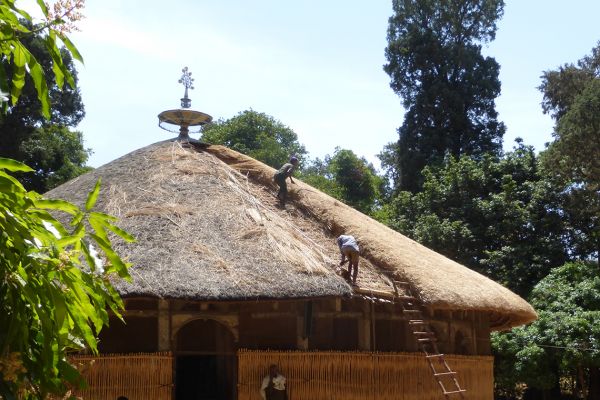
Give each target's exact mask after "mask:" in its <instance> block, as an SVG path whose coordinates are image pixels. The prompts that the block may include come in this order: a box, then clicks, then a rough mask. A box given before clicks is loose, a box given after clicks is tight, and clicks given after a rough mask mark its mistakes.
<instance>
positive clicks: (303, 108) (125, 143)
mask: <svg viewBox="0 0 600 400" xmlns="http://www.w3.org/2000/svg"><path fill="white" fill-rule="evenodd" d="M391 12H392V11H391V1H388V0H386V1H375V0H371V1H363V0H347V1H339V0H321V1H316V0H306V1H297V2H287V1H280V0H255V1H252V2H250V1H243V0H221V1H215V0H212V1H207V0H206V1H205V0H202V1H201V0H172V1H171V2H164V1H158V0H144V1H141V0H138V1H134V0H127V1H124V0H87V5H86V9H85V11H84V13H85V14H86V19H85V20H84V21H83V22H82V23H81V32H77V33H74V34H73V35H72V38H73V40H74V42H75V44H76V45H77V46H78V48H79V50H80V51H81V53H82V54H83V57H84V59H85V65H79V66H78V71H79V78H80V87H81V91H82V95H83V101H84V103H85V106H86V113H87V115H86V118H85V119H84V121H83V122H82V123H81V124H80V125H79V127H78V129H79V130H81V131H83V133H84V137H85V145H86V147H90V148H92V150H93V151H94V154H93V155H92V157H91V159H90V164H91V165H92V166H95V167H97V166H99V165H102V164H104V163H106V162H109V161H111V160H113V159H115V158H117V157H120V156H121V155H124V154H126V153H128V152H130V151H133V150H135V149H137V148H140V147H143V146H145V145H148V144H151V143H154V142H156V141H159V140H164V139H167V138H170V137H172V136H174V135H173V134H172V133H169V132H166V131H163V130H161V129H160V128H159V127H158V119H157V115H158V114H159V113H160V112H161V111H163V110H167V109H173V108H178V107H179V99H180V98H181V97H182V95H183V87H182V86H181V85H180V84H178V83H177V80H178V79H179V77H180V75H181V68H182V67H184V66H188V67H189V69H190V70H191V71H192V73H193V77H194V78H195V79H196V80H195V90H192V91H191V92H190V97H191V99H192V108H193V109H196V110H199V111H202V112H205V113H208V114H210V115H212V116H213V117H214V118H215V119H218V118H224V119H227V118H231V117H232V116H234V115H236V114H237V113H238V112H240V111H243V110H246V109H249V108H252V109H254V110H256V111H260V112H265V113H267V114H269V115H272V116H273V117H275V118H276V119H278V120H280V121H281V122H283V123H284V124H286V125H288V126H289V127H291V128H292V129H293V130H294V131H295V132H296V133H297V134H298V136H299V140H300V142H301V143H303V144H304V145H305V146H306V148H307V150H308V151H309V152H310V155H311V156H312V157H317V156H318V157H322V156H324V155H325V154H327V153H332V152H333V150H334V148H335V147H336V146H340V147H342V148H349V149H352V150H353V151H355V152H356V153H357V154H359V155H361V156H365V157H366V158H367V159H368V160H370V161H373V162H376V160H377V159H376V154H377V153H378V152H379V151H381V149H382V148H383V146H384V145H385V144H386V143H388V142H391V141H394V140H396V139H397V133H396V129H397V128H398V127H399V126H400V125H401V124H402V117H403V112H404V110H403V109H402V106H401V102H400V99H399V98H398V97H397V96H396V95H395V94H394V93H393V91H392V90H391V89H390V88H389V77H388V76H387V74H385V72H384V71H383V69H382V65H383V64H384V63H385V56H384V49H385V46H386V30H387V19H388V17H389V16H390V15H391ZM598 15H600V2H598V1H596V0H594V1H593V0H585V1H584V0H571V1H569V2H565V1H558V0H546V1H541V0H527V1H524V0H521V1H516V0H512V1H511V0H508V1H507V3H506V6H505V14H504V17H503V19H502V20H501V21H500V22H499V29H498V32H497V37H496V40H495V41H494V42H492V43H491V44H489V45H486V46H485V47H484V53H485V54H486V55H489V56H493V57H495V58H496V60H497V61H498V62H499V63H500V65H501V73H500V80H501V82H502V94H501V96H500V97H499V98H498V99H497V110H498V111H499V113H500V119H501V120H502V121H504V122H505V124H506V125H507V127H508V130H507V134H506V135H505V148H507V149H510V148H511V147H512V143H513V141H514V138H515V137H517V136H520V137H523V138H524V140H525V142H526V143H527V144H532V145H534V146H535V148H536V149H538V150H540V149H542V148H543V145H544V143H545V142H547V141H549V140H551V133H552V126H553V123H552V121H551V120H550V118H549V117H548V116H545V115H543V114H542V111H541V107H540V102H541V94H540V93H539V91H538V90H537V89H536V87H537V86H539V84H540V75H541V74H542V72H543V71H544V70H549V69H555V68H556V67H558V66H559V65H562V64H564V63H566V62H575V61H577V60H578V59H579V58H581V57H582V56H584V55H586V54H588V53H589V52H590V50H591V49H592V47H594V46H595V44H596V43H597V41H598V40H600V24H598V20H597V18H598Z"/></svg>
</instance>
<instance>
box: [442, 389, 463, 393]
mask: <svg viewBox="0 0 600 400" xmlns="http://www.w3.org/2000/svg"><path fill="white" fill-rule="evenodd" d="M466 391H467V389H460V390H454V391H452V392H444V394H455V393H464V392H466Z"/></svg>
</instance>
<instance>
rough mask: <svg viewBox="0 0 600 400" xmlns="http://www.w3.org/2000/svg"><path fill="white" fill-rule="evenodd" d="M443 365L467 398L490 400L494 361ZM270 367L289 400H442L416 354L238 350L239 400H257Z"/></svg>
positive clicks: (456, 358) (463, 359) (458, 360)
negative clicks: (278, 375) (283, 380)
mask: <svg viewBox="0 0 600 400" xmlns="http://www.w3.org/2000/svg"><path fill="white" fill-rule="evenodd" d="M446 360H447V362H448V363H449V364H450V366H451V367H452V369H453V370H454V371H457V372H458V380H459V382H460V384H461V387H463V388H465V389H467V392H466V393H465V398H466V399H469V400H491V399H493V382H494V376H493V364H494V359H493V357H491V356H461V355H447V356H446ZM271 364H277V365H279V368H280V370H281V373H282V374H283V375H285V376H286V378H287V382H288V396H289V399H290V400H303V399H310V400H342V399H343V400H353V399H356V400H358V399H360V400H376V399H377V400H387V399H389V400H392V399H394V400H417V399H418V400H440V399H444V396H443V395H442V392H441V390H440V387H439V385H438V383H437V381H436V380H435V378H434V377H433V374H432V372H431V369H430V368H429V365H428V364H427V361H426V360H425V357H424V355H423V354H421V353H367V352H350V353H348V352H304V351H253V350H240V351H239V352H238V400H260V393H259V389H260V383H261V382H262V379H263V378H264V376H265V375H266V374H267V371H268V367H269V365H271ZM446 387H447V388H450V387H451V386H450V385H446Z"/></svg>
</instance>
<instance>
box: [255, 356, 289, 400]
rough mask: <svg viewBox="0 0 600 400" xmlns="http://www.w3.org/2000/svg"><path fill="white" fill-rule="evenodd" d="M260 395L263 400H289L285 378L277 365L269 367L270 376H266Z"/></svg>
mask: <svg viewBox="0 0 600 400" xmlns="http://www.w3.org/2000/svg"><path fill="white" fill-rule="evenodd" d="M260 395H261V397H262V398H263V400H287V388H286V381H285V376H283V375H281V374H280V373H279V368H278V367H277V365H275V364H273V365H271V366H270V367H269V375H267V376H265V378H264V379H263V381H262V385H260Z"/></svg>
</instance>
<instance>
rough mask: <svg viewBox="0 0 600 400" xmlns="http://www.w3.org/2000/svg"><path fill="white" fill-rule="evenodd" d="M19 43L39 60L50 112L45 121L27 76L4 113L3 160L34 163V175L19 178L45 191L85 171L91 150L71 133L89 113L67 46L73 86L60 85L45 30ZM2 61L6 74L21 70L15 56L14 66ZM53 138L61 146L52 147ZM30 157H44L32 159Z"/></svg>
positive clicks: (1, 119) (64, 56)
mask: <svg viewBox="0 0 600 400" xmlns="http://www.w3.org/2000/svg"><path fill="white" fill-rule="evenodd" d="M23 22H24V26H26V27H27V28H28V29H29V30H32V29H33V24H32V23H31V22H27V21H26V20H25V21H23ZM21 43H22V44H23V46H24V47H25V48H27V49H29V51H30V52H31V56H32V57H35V59H36V60H37V65H38V66H40V67H41V70H42V72H43V74H44V75H43V78H44V80H45V81H46V83H47V92H48V97H49V100H50V102H51V104H52V108H51V110H50V113H49V118H46V117H45V116H44V115H43V113H42V110H43V107H42V103H41V101H40V99H39V98H38V95H37V89H36V86H35V82H34V80H33V79H32V78H31V77H29V76H26V77H25V79H24V85H23V88H22V89H21V93H20V96H19V101H18V102H17V103H15V104H12V105H10V106H9V107H8V108H7V110H6V113H5V114H4V115H1V116H0V132H1V133H0V157H7V158H12V159H15V160H18V161H21V162H24V163H26V164H28V165H32V166H33V163H35V164H36V165H35V166H34V169H35V175H33V174H25V175H21V176H19V179H20V180H21V182H22V183H23V184H24V185H25V187H26V188H27V189H30V190H36V191H38V192H40V193H43V192H46V191H48V190H50V189H52V188H53V187H54V186H56V185H58V184H61V183H63V182H66V181H67V180H69V179H72V178H74V177H75V176H77V174H79V173H81V172H82V171H85V170H86V168H85V162H86V161H87V158H88V155H89V151H88V150H86V149H85V148H84V146H83V137H82V135H81V134H80V133H78V132H73V131H70V130H69V129H68V127H74V126H76V125H77V124H78V123H79V122H80V121H81V120H82V119H83V117H84V115H85V112H84V107H83V103H82V101H81V95H80V93H79V89H78V88H77V86H76V84H77V71H76V70H75V66H74V63H73V57H72V56H71V54H70V52H69V51H68V50H67V49H65V48H63V49H61V50H60V56H61V57H62V63H63V65H64V67H65V68H66V70H67V71H68V72H69V74H70V76H71V82H72V83H73V85H74V86H73V87H70V86H69V85H63V87H62V88H61V87H59V85H58V83H60V81H59V79H57V78H56V77H55V75H54V72H53V68H54V65H55V64H54V61H53V54H52V53H51V51H50V50H49V49H48V48H47V47H46V46H47V44H46V38H45V36H44V35H43V31H40V32H37V33H35V34H31V35H28V36H24V37H23V38H21ZM54 56H55V55H54ZM4 61H5V62H3V64H6V65H3V67H4V66H5V67H6V72H7V76H8V77H12V76H15V74H16V72H17V71H18V66H17V64H16V61H15V58H14V57H13V58H12V60H10V62H9V59H8V58H6V59H5V60H4ZM53 139H55V140H58V141H59V143H57V144H52V140H53ZM40 141H43V142H45V144H46V145H51V150H50V151H51V153H52V154H48V155H43V154H42V152H41V151H40V150H42V149H43V148H40V147H39V143H40ZM32 155H35V156H39V157H40V158H32Z"/></svg>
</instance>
